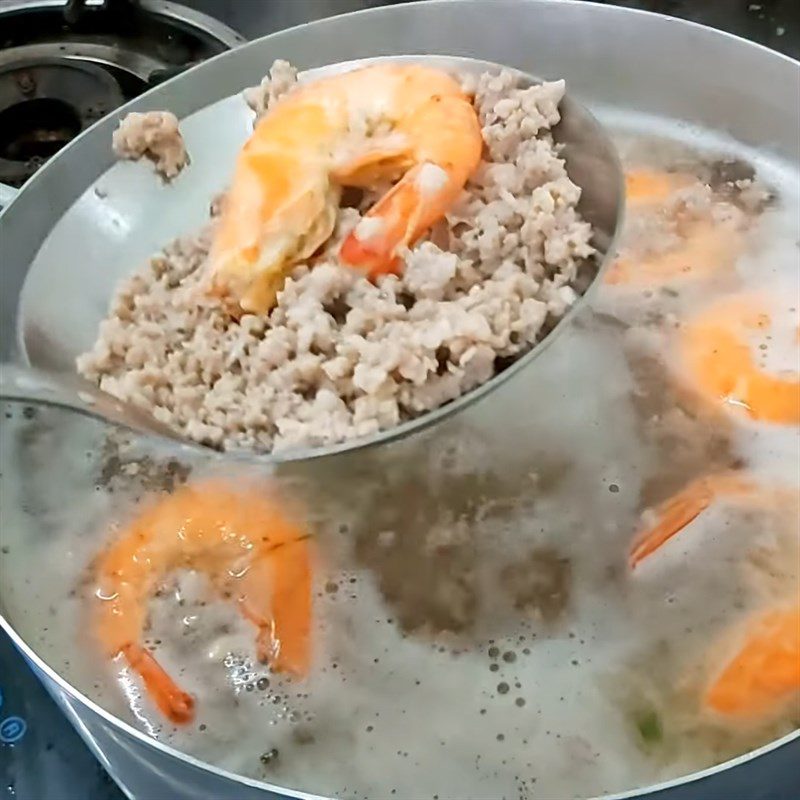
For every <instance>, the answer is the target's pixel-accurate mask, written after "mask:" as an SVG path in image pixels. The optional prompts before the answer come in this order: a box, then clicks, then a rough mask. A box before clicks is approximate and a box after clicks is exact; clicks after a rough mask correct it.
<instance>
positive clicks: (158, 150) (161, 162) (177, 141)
mask: <svg viewBox="0 0 800 800" xmlns="http://www.w3.org/2000/svg"><path fill="white" fill-rule="evenodd" d="M112 147H113V148H114V153H115V154H116V155H118V156H119V157H120V158H127V159H131V160H132V161H138V160H139V159H140V158H147V159H149V160H150V161H152V162H153V166H154V167H155V170H156V172H157V173H158V174H159V175H161V177H162V178H164V179H165V180H171V179H172V178H174V177H175V176H176V175H178V173H179V172H180V171H181V170H182V169H183V168H184V167H185V166H186V165H187V164H188V163H189V154H188V153H187V152H186V145H185V144H184V142H183V137H182V136H181V132H180V130H179V128H178V118H177V117H176V116H175V115H174V114H172V113H171V112H169V111H147V112H145V113H139V112H137V111H132V112H131V113H130V114H128V115H127V116H125V117H124V119H123V120H122V121H121V122H120V124H119V127H118V128H117V129H116V130H115V131H114V134H113V138H112Z"/></svg>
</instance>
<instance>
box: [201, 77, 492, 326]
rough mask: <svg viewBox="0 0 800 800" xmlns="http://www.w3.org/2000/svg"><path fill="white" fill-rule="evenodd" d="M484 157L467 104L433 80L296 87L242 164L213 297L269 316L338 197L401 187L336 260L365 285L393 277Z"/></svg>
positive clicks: (442, 80)
mask: <svg viewBox="0 0 800 800" xmlns="http://www.w3.org/2000/svg"><path fill="white" fill-rule="evenodd" d="M482 146H483V139H482V136H481V130H480V123H479V121H478V116H477V113H476V111H475V109H474V107H473V106H472V104H471V103H470V101H469V98H468V97H467V96H466V95H465V94H464V93H463V91H462V90H461V88H460V86H459V85H458V83H457V82H456V81H455V80H454V79H453V78H451V77H450V76H449V75H447V74H446V73H444V72H442V71H440V70H437V69H432V68H429V67H423V66H420V65H400V64H378V65H374V66H370V67H365V68H363V69H358V70H354V71H352V72H347V73H344V74H342V75H336V76H333V77H330V78H324V79H321V80H318V81H315V82H312V83H309V84H307V85H305V86H301V87H300V88H298V89H296V90H295V91H293V92H291V93H290V94H289V95H287V96H286V97H284V98H283V99H282V100H280V101H279V102H278V103H277V104H276V105H275V106H274V107H273V108H272V109H271V110H270V111H269V112H268V113H267V114H266V116H265V117H263V118H262V119H261V121H260V122H259V123H258V125H257V126H256V129H255V131H254V132H253V135H252V136H251V138H250V140H249V141H248V142H247V143H246V144H245V146H244V149H243V150H242V152H241V154H240V155H239V159H238V162H237V166H236V172H235V175H234V180H233V185H232V187H231V190H230V192H229V194H228V196H227V199H226V203H225V208H224V211H223V214H222V218H221V220H220V224H219V228H218V231H217V234H216V237H215V240H214V242H213V246H212V249H211V253H210V260H209V263H210V275H211V287H212V291H213V292H214V293H215V294H218V295H220V296H223V297H228V298H231V299H232V300H233V301H235V304H236V305H237V306H238V308H240V309H241V310H243V311H248V312H254V313H263V312H265V311H268V310H269V309H270V308H271V307H272V306H273V305H274V303H275V300H276V295H277V292H278V291H279V290H280V288H281V287H282V285H283V281H284V279H285V276H286V274H287V273H288V271H289V270H290V269H291V268H292V266H294V265H295V264H297V263H298V262H300V261H302V260H304V259H307V258H308V257H310V256H311V255H312V254H313V253H314V252H315V251H316V250H317V249H318V248H319V247H320V246H321V245H322V244H323V243H324V242H325V241H326V240H327V239H328V238H329V237H330V235H331V233H332V232H333V229H334V225H335V222H336V214H337V208H338V204H339V200H340V195H341V187H343V186H357V187H362V188H375V187H377V186H379V185H381V184H382V183H384V182H386V181H387V180H388V181H398V179H399V181H398V182H397V183H396V184H395V185H394V187H393V188H392V189H390V190H389V192H388V193H387V194H385V195H384V196H383V197H382V198H381V199H380V200H379V201H378V202H377V203H376V205H375V206H373V208H372V209H370V210H369V212H368V213H367V215H366V217H365V218H364V219H363V220H362V222H361V223H360V224H359V225H358V226H357V228H356V229H355V230H354V231H353V232H351V234H350V235H349V236H348V237H347V238H346V239H345V241H344V243H343V244H342V247H341V252H340V255H341V258H342V260H343V261H344V262H345V263H347V264H350V265H352V266H353V267H356V268H359V269H361V270H363V271H365V272H366V273H367V274H368V275H370V276H373V277H374V276H376V275H378V274H380V273H384V272H389V271H392V270H395V269H396V265H397V260H398V254H399V252H400V251H401V250H402V248H403V247H405V246H408V245H410V244H412V243H413V242H414V241H415V240H417V239H418V238H419V237H420V236H422V235H423V234H424V233H425V231H426V230H427V229H428V228H429V227H430V226H431V225H433V223H435V222H436V221H438V220H439V219H441V218H442V217H443V216H444V214H445V213H446V212H447V210H448V209H449V208H450V206H451V205H452V203H453V202H454V201H455V199H456V198H457V197H458V195H459V193H460V192H461V190H462V189H463V188H464V185H465V183H466V182H467V179H468V178H469V176H470V175H471V174H472V173H473V171H474V170H475V169H476V167H477V166H478V162H479V160H480V155H481V149H482Z"/></svg>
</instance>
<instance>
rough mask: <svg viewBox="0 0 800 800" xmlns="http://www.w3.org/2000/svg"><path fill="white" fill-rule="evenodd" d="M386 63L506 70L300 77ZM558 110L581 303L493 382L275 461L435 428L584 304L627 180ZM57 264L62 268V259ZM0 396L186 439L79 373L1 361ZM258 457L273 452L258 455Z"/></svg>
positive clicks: (588, 129) (594, 137)
mask: <svg viewBox="0 0 800 800" xmlns="http://www.w3.org/2000/svg"><path fill="white" fill-rule="evenodd" d="M386 61H391V62H406V63H408V62H411V63H423V64H426V65H428V66H431V67H435V68H439V69H443V70H446V71H448V72H450V73H455V74H460V75H464V74H465V73H466V74H473V75H479V74H481V73H484V72H487V71H488V72H497V73H499V71H500V70H502V69H508V68H506V67H503V66H502V65H500V64H495V63H492V62H488V61H479V60H476V59H471V58H461V57H454V56H416V55H414V56H391V57H388V56H382V57H377V58H366V59H361V60H358V61H350V62H344V63H339V64H331V65H328V66H325V67H320V68H317V69H312V70H309V71H307V72H305V73H301V75H300V80H301V81H302V82H305V81H311V80H315V79H318V78H322V77H326V76H330V75H335V74H337V73H342V72H346V71H348V70H352V69H355V68H358V67H362V66H367V65H369V64H374V63H378V62H386ZM509 71H510V72H512V73H514V74H515V75H516V77H517V78H518V81H519V85H521V86H529V85H532V84H535V83H540V82H541V81H539V80H538V79H536V78H534V77H533V76H531V75H529V74H527V73H523V72H520V71H519V70H513V69H511V70H509ZM178 80H180V78H178ZM559 110H560V112H561V121H560V122H559V124H558V125H556V126H555V127H554V128H553V131H552V132H553V138H554V140H555V141H556V143H557V144H558V145H559V147H560V153H561V156H562V157H563V158H564V159H565V162H566V166H567V172H568V174H569V176H570V178H571V180H572V181H573V182H574V183H575V184H577V185H578V186H579V187H580V188H581V190H582V193H581V199H580V202H579V204H578V210H579V211H580V212H581V214H582V215H583V217H584V219H586V220H587V221H588V222H589V223H590V224H591V225H592V227H593V230H594V237H593V241H592V243H593V245H594V246H595V248H596V249H597V251H598V253H599V258H598V259H597V261H596V262H592V263H591V264H587V265H586V269H585V270H584V272H583V273H582V274H580V275H579V277H578V283H579V284H581V285H578V286H577V288H578V290H579V293H581V294H582V295H583V297H582V298H581V300H579V301H578V302H576V303H575V304H574V305H573V307H572V308H571V309H570V311H568V312H567V314H566V315H565V316H564V317H562V319H561V320H559V322H558V323H557V324H556V325H555V328H554V329H553V330H552V331H550V332H549V333H548V334H547V335H546V336H545V337H544V338H543V339H542V341H540V342H539V343H538V344H536V345H535V346H534V347H532V348H531V349H530V350H529V351H528V352H527V353H525V354H524V355H522V356H521V357H520V358H518V359H517V360H516V361H515V362H514V363H513V364H511V365H510V366H508V367H507V368H505V369H504V370H502V371H501V372H499V373H498V374H496V375H495V376H494V377H493V378H492V379H491V380H489V381H487V382H486V383H484V384H483V385H481V386H479V387H477V388H476V389H473V390H472V391H470V392H468V393H466V394H465V395H462V396H461V397H459V398H458V399H456V400H454V401H452V402H451V403H448V404H447V405H445V406H441V407H440V408H437V409H434V410H433V411H430V412H428V413H426V414H423V415H422V416H420V417H417V418H415V419H412V420H409V421H407V422H404V423H402V424H400V425H397V426H395V427H394V428H391V429H388V430H385V431H381V432H379V433H377V434H374V435H372V436H369V437H365V438H363V439H358V440H353V441H348V442H343V443H340V444H337V445H332V446H326V447H316V448H309V449H302V450H296V451H291V453H286V454H284V453H282V454H281V455H280V456H277V457H276V458H277V459H279V460H295V459H303V458H313V457H317V456H322V455H329V454H333V453H335V452H341V451H344V450H354V449H357V448H360V447H367V446H372V445H375V444H378V443H380V442H386V441H390V440H392V439H397V438H400V437H402V436H405V435H407V434H409V433H411V432H412V431H416V430H420V429H422V428H424V427H427V426H429V425H433V424H435V423H436V422H438V421H440V420H442V419H444V418H445V417H447V416H449V415H451V414H454V413H456V412H457V411H459V410H461V409H463V408H465V407H466V406H468V405H470V404H472V403H473V402H475V401H476V400H478V399H479V398H482V397H484V396H485V395H487V394H489V393H490V392H492V391H494V390H495V389H496V388H498V387H499V386H500V385H501V384H502V383H504V382H505V381H506V380H508V379H509V378H510V377H511V376H512V375H513V374H515V373H516V372H517V371H519V370H521V369H523V368H525V367H526V366H527V365H528V364H530V362H531V361H532V360H533V359H534V358H536V356H537V355H538V354H539V353H541V352H542V351H543V350H544V348H545V347H546V346H548V344H550V343H551V342H552V341H553V340H554V338H555V336H556V334H557V333H558V331H559V330H561V329H563V328H564V327H565V326H564V322H565V320H566V319H568V318H569V317H571V316H572V314H574V313H575V311H576V310H577V308H579V307H580V306H581V305H582V299H583V298H585V297H586V295H587V294H588V292H589V291H590V290H591V287H592V286H593V285H596V284H597V283H598V277H599V276H600V275H601V274H602V272H603V265H604V264H605V262H606V261H607V258H608V256H609V254H610V253H611V251H612V247H613V242H614V238H615V236H616V233H617V230H618V228H619V225H620V222H621V216H622V208H623V204H624V179H623V173H622V167H621V165H620V162H619V159H618V157H617V153H616V149H615V148H614V145H613V144H612V142H611V140H610V138H609V136H608V134H607V133H606V132H605V130H604V128H603V127H602V126H601V125H600V123H599V122H598V121H597V120H596V119H595V118H594V117H593V116H592V115H591V114H590V113H589V112H588V111H587V110H586V109H584V108H583V107H582V106H581V105H579V104H578V103H577V102H575V101H574V100H572V99H571V98H570V97H569V95H565V97H564V98H563V99H562V101H561V104H560V106H559ZM58 268H59V269H61V264H60V263H59V264H58ZM77 277H78V278H79V279H90V276H89V275H86V276H77ZM78 283H80V281H78ZM27 310H28V313H25V311H26V309H25V308H24V307H23V308H22V309H21V313H20V318H19V319H18V323H19V324H20V326H21V329H22V332H23V335H22V340H23V341H25V340H26V339H27V337H26V331H28V330H30V331H34V330H37V329H38V330H47V326H48V322H49V320H48V319H46V318H42V319H37V314H36V310H37V304H36V303H33V304H29V305H27ZM30 354H31V353H30V351H29V355H30ZM0 399H4V400H14V401H17V402H41V403H45V404H49V405H56V406H61V407H65V408H70V409H73V410H75V411H78V412H79V413H82V414H88V415H90V416H94V417H97V418H100V419H105V420H107V421H109V422H112V423H116V424H119V425H122V426H124V427H127V428H129V429H132V430H135V431H138V432H144V433H151V434H156V435H159V436H165V437H168V438H169V439H172V440H175V441H182V442H185V443H188V442H187V440H186V439H184V438H183V437H182V436H181V435H180V434H178V433H177V432H175V431H173V430H171V429H170V428H168V427H167V426H166V425H164V424H162V423H160V422H158V421H157V420H156V419H155V418H153V417H152V416H151V415H150V414H148V413H146V412H145V411H143V410H141V409H139V408H137V407H135V406H133V405H132V404H130V403H125V402H122V401H120V400H117V399H116V398H114V397H111V396H110V395H109V394H107V393H106V392H103V391H100V390H99V389H98V388H97V387H96V386H94V385H93V384H91V383H90V382H88V381H86V380H84V379H82V378H80V377H79V376H77V375H74V374H65V373H61V372H59V373H52V372H42V371H39V370H31V369H29V368H27V367H21V366H17V365H11V364H7V365H3V366H2V367H0ZM192 444H194V443H192ZM238 455H239V457H242V456H243V455H244V454H241V453H239V454H238ZM260 458H271V457H267V456H260Z"/></svg>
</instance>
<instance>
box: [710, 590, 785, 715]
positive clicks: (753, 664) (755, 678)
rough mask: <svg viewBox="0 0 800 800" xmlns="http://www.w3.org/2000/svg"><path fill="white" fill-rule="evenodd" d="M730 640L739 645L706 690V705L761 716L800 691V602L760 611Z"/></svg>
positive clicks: (738, 628) (738, 629)
mask: <svg viewBox="0 0 800 800" xmlns="http://www.w3.org/2000/svg"><path fill="white" fill-rule="evenodd" d="M726 638H728V639H730V638H733V639H735V640H736V643H737V646H736V647H735V649H734V652H733V654H732V655H731V657H730V659H729V660H728V661H727V662H726V663H725V664H724V665H723V666H722V668H721V670H719V672H718V673H717V674H716V675H715V676H714V677H713V678H712V680H711V681H710V683H709V685H708V687H707V688H706V691H705V694H704V698H703V704H704V706H705V707H706V708H707V709H709V710H711V711H714V712H716V713H718V714H724V715H726V716H735V717H738V718H741V719H747V718H756V717H759V718H760V717H763V716H764V715H768V714H770V713H771V712H772V711H773V710H775V709H776V708H779V707H782V706H783V705H784V704H785V702H786V701H787V700H788V699H789V698H791V697H793V696H795V695H796V694H797V692H798V691H800V605H795V606H793V607H782V608H773V609H770V610H769V611H766V612H759V613H756V614H754V615H753V616H752V617H750V618H749V619H747V620H746V621H745V623H744V624H743V625H742V626H739V627H737V629H736V630H735V632H734V633H733V635H731V634H728V635H727V636H726Z"/></svg>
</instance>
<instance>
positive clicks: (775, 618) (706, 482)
mask: <svg viewBox="0 0 800 800" xmlns="http://www.w3.org/2000/svg"><path fill="white" fill-rule="evenodd" d="M723 496H725V497H729V498H732V499H734V500H735V501H736V502H737V503H738V504H741V503H745V504H749V503H751V502H753V503H755V504H757V505H763V504H764V503H765V502H766V501H767V498H771V500H772V502H774V503H775V504H776V506H777V507H780V508H786V507H791V506H792V505H794V504H795V503H796V499H797V497H796V494H794V493H792V492H791V491H788V490H783V489H768V488H764V487H759V486H758V484H757V483H756V482H755V481H754V480H752V479H749V478H747V477H745V476H743V475H741V474H738V473H733V472H724V473H718V474H716V475H709V476H706V477H703V478H700V479H699V480H695V481H693V482H692V483H690V484H689V485H688V486H687V487H686V488H685V489H683V490H682V491H680V492H679V493H678V494H677V495H675V496H674V497H672V498H670V499H669V500H667V501H666V502H664V503H662V504H661V506H659V507H658V508H657V509H656V518H655V521H654V523H653V524H652V525H649V526H647V527H646V528H644V529H643V530H641V531H639V532H638V533H637V535H636V537H635V538H634V541H633V543H632V545H631V549H630V554H629V564H630V566H631V568H635V567H636V566H638V564H640V563H641V562H642V561H643V560H644V559H645V558H647V557H648V556H650V555H652V554H653V553H655V552H656V551H657V550H658V549H659V548H660V547H661V546H662V545H663V544H664V543H665V542H667V541H668V540H669V539H671V538H672V537H673V536H675V535H677V534H678V533H680V531H682V530H683V529H684V528H685V527H686V526H687V525H688V524H689V523H690V522H691V521H692V520H693V519H695V518H696V517H697V516H699V515H700V514H701V513H702V512H703V511H704V510H705V509H707V508H708V507H709V506H710V505H711V504H712V503H713V502H714V501H715V500H716V499H718V498H720V497H723ZM793 588H794V591H795V595H796V584H795V583H794V582H793ZM770 602H771V604H772V603H774V601H770ZM723 639H724V641H723V643H722V646H716V647H713V648H712V649H711V655H712V663H713V665H714V666H713V669H712V671H713V676H712V678H711V679H710V680H709V682H708V685H707V687H706V689H705V691H704V694H703V698H702V705H703V707H704V708H705V709H706V710H708V711H712V712H715V713H717V714H721V715H725V716H729V717H736V718H739V719H763V718H764V717H765V716H768V715H769V714H771V713H772V712H773V711H774V710H775V709H777V708H779V707H782V706H783V704H784V703H785V701H786V700H787V699H788V698H790V697H792V696H794V695H795V694H796V693H797V692H798V691H800V605H798V606H793V607H787V606H785V605H782V604H781V603H780V602H779V603H778V604H777V605H774V604H773V605H772V607H770V608H769V609H768V610H766V611H761V612H757V613H755V614H753V615H752V616H751V617H750V618H749V619H748V620H746V621H745V623H743V624H740V625H736V626H735V627H734V628H733V629H732V630H728V631H726V632H725V634H724V637H723ZM731 641H733V647H731ZM720 649H724V650H727V651H728V652H729V655H728V657H727V658H726V659H725V661H724V663H723V664H722V666H721V667H720V666H719V658H718V653H719V650H720ZM731 650H732V651H733V652H732V653H731Z"/></svg>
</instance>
